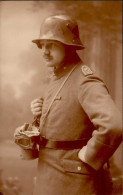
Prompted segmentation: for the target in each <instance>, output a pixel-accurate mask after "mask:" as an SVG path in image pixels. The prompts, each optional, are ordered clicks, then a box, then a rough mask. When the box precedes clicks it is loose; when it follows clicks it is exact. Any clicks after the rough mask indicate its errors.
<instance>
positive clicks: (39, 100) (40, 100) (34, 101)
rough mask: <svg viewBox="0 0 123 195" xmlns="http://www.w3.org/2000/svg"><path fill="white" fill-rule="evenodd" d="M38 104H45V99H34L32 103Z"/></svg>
mask: <svg viewBox="0 0 123 195" xmlns="http://www.w3.org/2000/svg"><path fill="white" fill-rule="evenodd" d="M37 102H39V103H41V102H43V99H41V98H37V99H34V100H33V101H32V103H37Z"/></svg>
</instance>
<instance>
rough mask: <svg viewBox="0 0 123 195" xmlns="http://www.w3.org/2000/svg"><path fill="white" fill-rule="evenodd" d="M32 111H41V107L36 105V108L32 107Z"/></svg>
mask: <svg viewBox="0 0 123 195" xmlns="http://www.w3.org/2000/svg"><path fill="white" fill-rule="evenodd" d="M32 111H33V112H40V111H41V108H40V107H38V108H35V109H32Z"/></svg>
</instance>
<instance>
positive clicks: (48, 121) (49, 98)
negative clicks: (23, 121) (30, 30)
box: [31, 15, 122, 195]
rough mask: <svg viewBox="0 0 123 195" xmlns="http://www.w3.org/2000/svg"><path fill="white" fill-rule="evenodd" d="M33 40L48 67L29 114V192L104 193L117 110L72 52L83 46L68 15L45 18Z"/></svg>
mask: <svg viewBox="0 0 123 195" xmlns="http://www.w3.org/2000/svg"><path fill="white" fill-rule="evenodd" d="M33 42H34V43H36V44H37V46H38V47H39V48H40V49H41V52H42V54H43V58H44V60H45V63H46V66H47V67H49V68H50V69H51V70H52V71H50V76H49V83H48V86H47V89H46V93H45V96H44V97H43V99H44V101H43V103H42V99H40V98H37V99H36V100H34V101H32V103H31V111H32V113H33V115H34V116H35V117H37V116H39V115H40V116H41V117H40V141H39V159H38V171H37V180H36V184H35V190H34V195H92V194H93V195H97V194H98V195H101V194H106V193H107V192H105V191H104V189H105V179H104V177H105V174H104V166H105V164H107V162H108V159H109V158H110V157H111V156H112V154H113V153H114V152H115V150H116V149H117V148H118V146H119V145H120V143H121V139H122V137H121V135H122V130H121V129H122V125H121V124H122V123H121V114H120V113H119V111H118V109H117V108H116V106H115V104H114V102H113V100H112V99H111V97H110V95H109V93H108V90H107V88H106V86H105V84H104V82H103V81H102V80H101V79H100V78H99V77H97V76H96V74H95V73H94V72H93V71H92V70H91V69H90V68H89V67H88V66H87V65H84V64H83V62H82V61H81V59H80V58H79V56H78V55H77V53H76V50H80V49H84V46H83V44H82V42H81V40H80V38H79V31H78V25H77V23H76V22H75V21H74V20H73V19H71V18H70V17H69V16H66V15H55V16H50V17H48V18H46V19H45V21H44V22H43V24H42V26H41V32H40V37H39V39H36V40H33ZM41 98H42V97H41ZM108 194H109V193H108Z"/></svg>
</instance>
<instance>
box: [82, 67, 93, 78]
mask: <svg viewBox="0 0 123 195" xmlns="http://www.w3.org/2000/svg"><path fill="white" fill-rule="evenodd" d="M81 70H82V73H83V74H84V75H85V76H88V75H92V74H93V71H92V70H91V69H90V68H89V67H88V66H87V65H82V67H81Z"/></svg>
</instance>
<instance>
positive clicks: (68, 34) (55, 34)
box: [32, 15, 84, 50]
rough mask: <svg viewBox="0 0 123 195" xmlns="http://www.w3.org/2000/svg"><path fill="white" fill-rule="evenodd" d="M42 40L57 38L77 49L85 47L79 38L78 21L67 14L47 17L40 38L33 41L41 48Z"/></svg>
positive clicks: (56, 39)
mask: <svg viewBox="0 0 123 195" xmlns="http://www.w3.org/2000/svg"><path fill="white" fill-rule="evenodd" d="M41 40H55V41H59V42H61V43H63V44H65V45H69V46H73V47H74V48H75V49H76V50H80V49H84V46H83V44H82V42H81V40H80V38H79V30H78V25H77V23H76V22H75V21H74V20H73V19H72V18H70V17H69V16H67V15H55V16H50V17H48V18H46V19H45V20H44V22H43V24H42V26H41V30H40V36H39V39H35V40H33V41H32V42H34V43H36V44H37V46H38V47H39V48H41V44H40V42H41Z"/></svg>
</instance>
